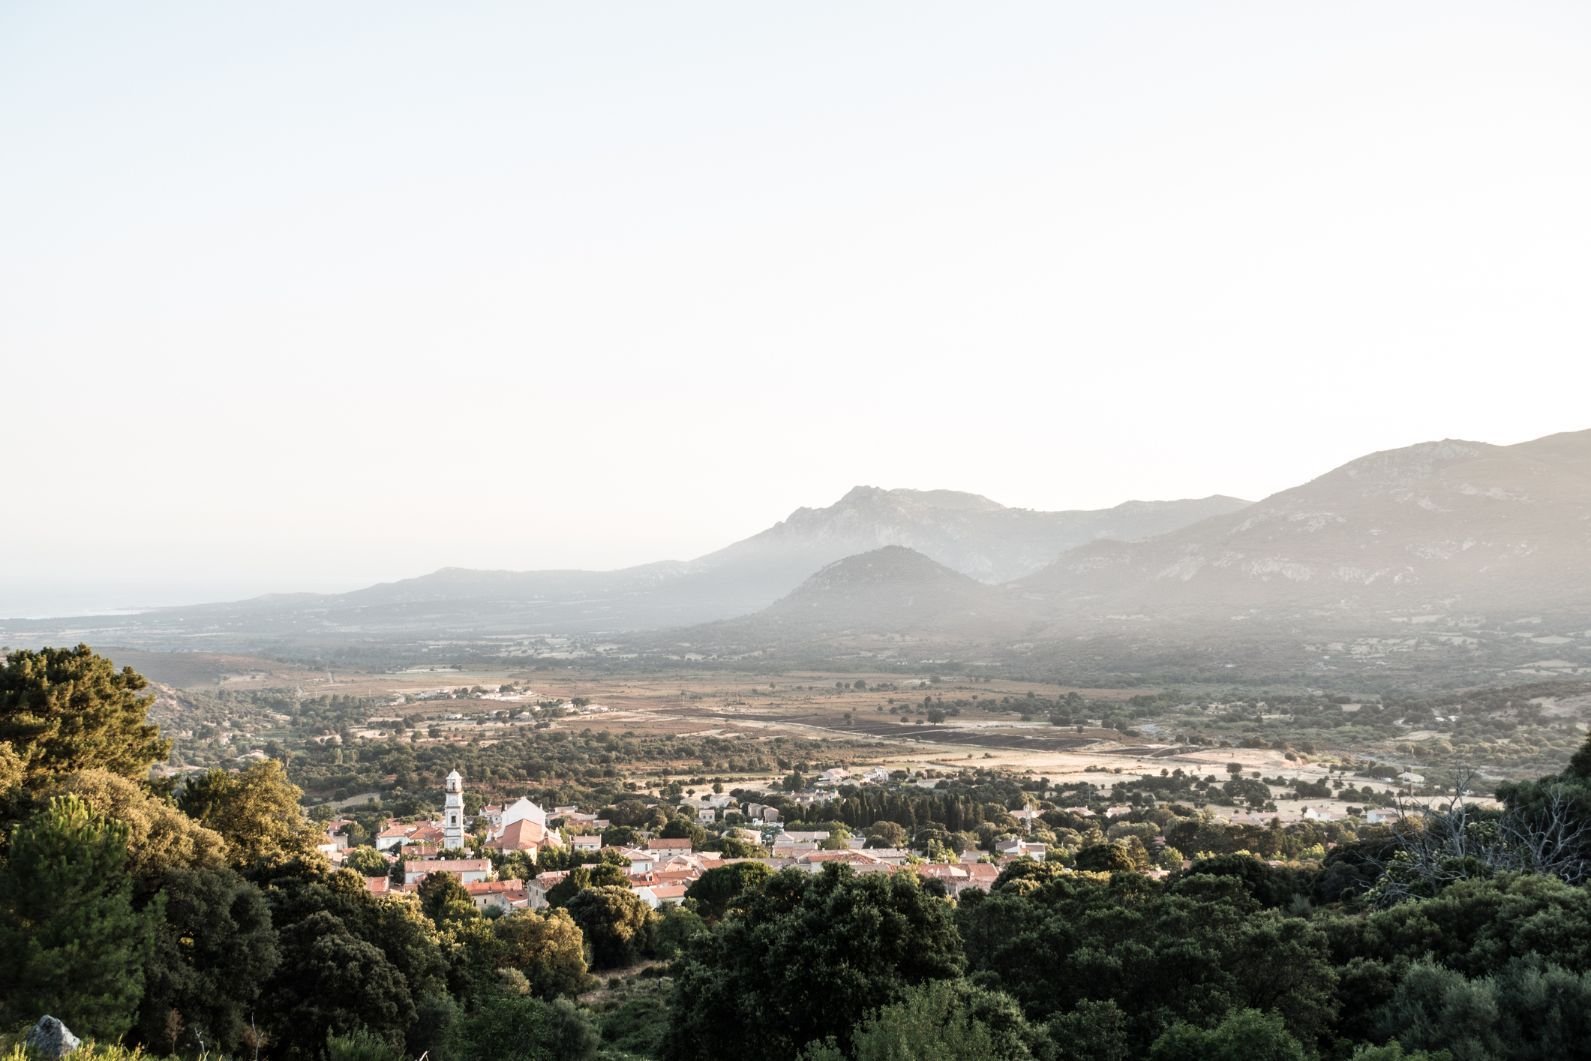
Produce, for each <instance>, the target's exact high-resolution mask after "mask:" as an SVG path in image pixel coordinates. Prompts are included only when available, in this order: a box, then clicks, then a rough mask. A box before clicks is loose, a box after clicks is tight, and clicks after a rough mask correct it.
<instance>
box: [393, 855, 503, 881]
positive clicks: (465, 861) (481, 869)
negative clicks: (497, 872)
mask: <svg viewBox="0 0 1591 1061" xmlns="http://www.w3.org/2000/svg"><path fill="white" fill-rule="evenodd" d="M433 873H446V874H449V875H450V876H452V877H454V878H456V879H457V880H458V882H459V883H460V884H478V883H479V882H481V881H483V880H485V879H486V878H487V877H489V876H491V873H492V864H491V863H490V862H489V861H487V860H486V859H484V858H435V859H415V860H414V861H412V862H406V863H404V866H403V886H404V887H405V888H408V887H411V886H413V885H416V884H419V883H420V882H421V881H423V880H425V878H426V877H428V876H430V875H431V874H433Z"/></svg>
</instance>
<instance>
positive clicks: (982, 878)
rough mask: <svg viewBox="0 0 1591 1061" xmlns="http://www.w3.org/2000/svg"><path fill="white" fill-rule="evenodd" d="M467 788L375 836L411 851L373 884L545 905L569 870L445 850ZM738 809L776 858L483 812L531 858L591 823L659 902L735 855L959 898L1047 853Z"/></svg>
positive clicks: (577, 820)
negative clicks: (823, 827) (512, 868)
mask: <svg viewBox="0 0 1591 1061" xmlns="http://www.w3.org/2000/svg"><path fill="white" fill-rule="evenodd" d="M462 787H463V786H462V778H460V777H459V775H458V772H457V771H454V772H453V773H452V774H450V775H448V780H447V792H446V797H447V801H446V805H445V806H444V810H443V820H442V821H440V822H398V821H389V822H387V824H386V826H385V827H384V828H383V829H382V830H381V831H380V832H379V833H378V834H377V836H376V849H377V850H378V851H381V852H382V853H383V854H386V855H387V856H388V857H389V858H390V859H392V860H393V861H394V862H395V861H396V860H397V858H398V857H400V856H401V857H402V858H403V860H404V861H403V882H402V883H401V884H398V883H395V881H394V880H393V879H392V878H391V877H389V876H379V877H366V878H365V886H366V888H367V889H369V890H370V891H371V892H372V893H374V894H377V895H387V894H391V893H394V892H408V891H414V890H415V889H417V888H418V887H419V886H420V882H422V881H423V880H425V878H426V877H428V876H429V875H431V874H433V873H446V874H448V875H450V876H452V877H453V878H455V879H456V880H457V881H458V882H459V884H461V885H462V886H463V887H464V890H465V891H467V892H468V893H469V895H470V899H471V900H472V901H473V902H474V903H475V906H476V907H477V908H478V909H480V910H482V911H485V910H492V909H495V910H499V911H503V912H508V911H511V910H521V909H530V910H537V909H542V908H544V907H546V906H547V893H548V892H549V891H551V890H552V889H553V888H555V887H556V886H557V885H558V884H559V883H560V882H561V881H563V879H564V878H565V877H567V876H568V874H569V871H568V870H553V871H549V872H545V873H539V874H537V875H536V876H535V877H533V878H531V879H529V880H520V879H517V878H510V879H501V880H500V879H497V878H496V875H495V873H494V870H493V867H492V860H491V859H490V858H444V857H441V856H442V855H443V854H444V853H445V852H450V851H456V850H457V849H459V848H461V847H463V831H462V826H463V811H462V808H463V800H462ZM700 802H701V807H700V809H699V810H698V817H700V818H701V820H703V821H713V820H716V819H717V817H718V815H720V814H722V813H723V812H724V811H725V810H728V809H733V808H734V806H735V800H734V798H733V797H731V796H720V795H711V796H703V797H701V800H700ZM739 809H741V811H742V813H743V814H744V815H745V817H746V818H747V820H748V821H752V822H758V823H764V824H763V829H762V831H759V830H757V829H749V828H740V829H732V830H730V831H729V833H727V834H726V835H729V836H735V837H738V838H740V839H743V840H746V841H749V842H751V843H755V844H765V845H767V846H768V849H769V856H768V857H765V858H757V859H736V858H724V857H722V856H720V855H719V854H718V853H717V852H710V851H696V850H694V849H693V844H692V842H691V841H690V840H689V839H687V838H668V837H653V838H651V839H648V840H645V841H643V842H641V843H639V844H637V845H634V846H612V845H604V844H603V841H602V830H604V829H606V828H607V827H608V824H609V823H608V822H607V821H605V820H603V819H601V818H598V817H597V816H596V815H594V814H590V813H587V812H584V811H582V810H580V808H578V807H554V808H553V810H552V812H551V814H550V815H549V813H548V812H547V811H546V810H544V809H543V808H541V807H539V806H537V805H536V804H535V803H534V802H532V801H531V800H529V799H519V800H516V801H514V802H513V803H510V804H508V805H506V806H487V807H483V808H481V812H480V815H479V818H480V820H481V821H483V822H484V823H485V826H486V835H487V839H486V846H487V847H488V848H490V849H491V850H493V851H500V852H509V851H520V852H524V853H525V854H527V855H529V856H530V857H531V858H535V857H536V856H537V855H538V854H539V853H540V852H541V850H542V849H543V848H546V847H562V846H565V841H564V838H563V837H562V835H561V834H560V833H559V831H558V830H557V829H555V828H552V827H551V826H549V825H548V821H549V819H551V820H554V821H561V822H563V823H564V825H565V827H566V828H570V829H574V828H580V829H582V830H589V831H582V832H578V833H573V834H572V835H570V836H569V837H568V846H569V847H571V848H572V849H573V850H574V851H576V852H581V853H586V854H601V853H603V852H615V853H616V854H617V856H618V859H610V861H616V862H617V861H618V860H622V863H621V864H622V865H623V867H624V869H625V873H626V876H627V878H628V881H629V887H630V890H631V891H632V892H634V893H635V894H636V896H638V897H639V898H640V899H641V900H642V901H643V902H645V903H646V904H647V905H648V906H649V907H651V908H652V909H654V910H655V909H657V908H659V907H662V906H667V905H677V904H679V903H681V902H683V901H684V899H685V893H686V891H687V890H688V889H689V888H690V886H691V884H692V883H693V882H695V881H696V880H697V879H698V878H699V877H701V876H702V874H704V873H706V872H707V871H708V870H711V869H716V868H717V867H719V866H724V865H729V864H730V863H733V862H743V861H758V862H763V863H766V864H767V865H768V866H770V867H772V868H773V869H775V870H781V869H787V868H791V867H794V868H797V869H803V870H807V871H810V872H813V873H817V872H819V871H821V870H822V869H823V867H824V866H827V865H830V864H838V865H845V866H849V867H850V868H851V870H852V871H853V872H856V873H897V872H910V873H916V874H917V875H918V876H920V877H922V878H923V879H924V880H934V881H938V882H939V883H940V884H942V885H943V886H944V888H945V890H946V892H947V893H948V894H950V895H952V896H955V895H959V894H960V893H961V892H963V891H965V890H967V889H969V888H973V889H978V890H981V891H987V890H988V889H989V887H990V886H991V885H992V884H993V883H994V880H995V878H996V877H998V876H999V874H1000V869H1001V866H1000V865H999V864H997V863H1001V862H1008V861H1010V860H1012V859H1016V858H1024V857H1028V858H1036V859H1040V860H1042V859H1043V858H1044V855H1045V845H1043V844H1040V843H1030V842H1028V841H1025V840H1020V839H1013V840H1007V841H1002V842H1001V843H1000V845H998V846H997V851H996V856H997V858H996V861H995V862H990V861H988V860H987V856H985V855H982V854H980V853H978V852H968V853H967V854H966V855H965V856H963V859H962V861H959V862H955V863H928V862H922V861H921V860H919V859H917V858H915V857H914V856H913V854H912V853H911V852H910V851H906V850H903V849H896V848H866V847H864V846H863V845H864V843H865V841H864V840H863V839H862V838H861V837H852V838H850V839H848V840H847V841H846V842H845V845H844V846H843V847H836V846H834V845H830V844H828V842H827V841H828V840H829V838H830V834H829V833H827V832H824V831H796V832H789V831H784V830H782V829H779V830H778V831H773V829H771V828H770V826H769V824H768V823H775V824H776V823H777V822H778V820H779V811H778V809H777V808H775V807H770V806H765V805H763V804H758V803H748V804H744V805H743V806H742V807H741V808H739ZM342 824H343V823H341V822H332V823H330V824H329V825H328V830H327V831H328V836H327V843H326V844H325V845H323V846H322V848H321V850H322V851H324V852H325V853H326V854H327V855H328V856H329V857H330V858H331V859H332V860H333V861H335V862H341V861H342V860H343V859H344V858H345V857H346V856H347V841H346V838H345V837H343V836H341V835H339V834H337V829H338V828H339V827H340V826H341V825H342ZM770 834H771V835H770Z"/></svg>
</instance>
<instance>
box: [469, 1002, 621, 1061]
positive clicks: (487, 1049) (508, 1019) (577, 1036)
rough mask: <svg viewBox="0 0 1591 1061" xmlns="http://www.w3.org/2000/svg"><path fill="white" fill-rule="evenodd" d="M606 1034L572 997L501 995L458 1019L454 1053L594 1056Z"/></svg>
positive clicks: (504, 1060)
mask: <svg viewBox="0 0 1591 1061" xmlns="http://www.w3.org/2000/svg"><path fill="white" fill-rule="evenodd" d="M601 1045H602V1039H601V1037H600V1036H599V1035H598V1034H597V1030H596V1029H595V1028H594V1027H592V1025H591V1022H590V1021H589V1020H587V1019H586V1017H585V1015H584V1014H583V1013H581V1012H580V1010H578V1009H576V1008H575V1007H574V1006H573V1005H572V1004H571V1003H570V1002H569V1001H568V1000H567V999H557V1000H555V1001H552V1002H547V1001H544V1000H542V999H539V998H532V997H529V996H515V995H510V994H503V995H499V996H497V997H495V998H491V999H488V1000H487V1001H486V1003H485V1004H483V1005H482V1006H481V1009H480V1012H478V1013H475V1014H473V1015H472V1016H471V1017H470V1018H469V1019H468V1020H463V1021H459V1022H458V1024H457V1025H455V1031H454V1034H453V1036H452V1038H451V1042H450V1046H451V1055H450V1056H453V1057H458V1058H469V1059H470V1061H591V1059H593V1058H595V1057H596V1056H597V1051H598V1049H599V1048H600V1047H601Z"/></svg>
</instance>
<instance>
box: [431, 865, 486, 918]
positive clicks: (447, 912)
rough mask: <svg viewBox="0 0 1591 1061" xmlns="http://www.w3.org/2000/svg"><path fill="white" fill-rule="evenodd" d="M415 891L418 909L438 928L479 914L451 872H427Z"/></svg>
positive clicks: (468, 895) (467, 892) (462, 886)
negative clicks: (417, 897) (418, 902)
mask: <svg viewBox="0 0 1591 1061" xmlns="http://www.w3.org/2000/svg"><path fill="white" fill-rule="evenodd" d="M415 893H416V894H417V895H419V897H420V911H421V912H422V913H423V914H425V916H426V917H429V918H430V919H431V923H432V924H433V925H436V926H437V927H438V928H441V927H443V926H444V925H446V924H447V923H448V922H450V921H469V920H472V919H474V918H476V917H479V916H480V911H478V910H476V909H475V903H474V902H473V901H472V900H471V899H470V893H469V891H468V890H467V889H466V888H465V887H464V885H462V884H460V883H459V882H458V879H457V878H455V877H454V876H453V875H452V874H451V873H427V874H426V875H425V879H424V880H422V881H420V884H419V887H417V888H416V889H415Z"/></svg>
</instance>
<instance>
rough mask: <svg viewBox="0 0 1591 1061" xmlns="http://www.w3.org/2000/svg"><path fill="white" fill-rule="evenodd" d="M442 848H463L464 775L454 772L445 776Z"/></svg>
mask: <svg viewBox="0 0 1591 1061" xmlns="http://www.w3.org/2000/svg"><path fill="white" fill-rule="evenodd" d="M442 846H443V847H446V848H450V849H451V848H461V847H463V846H464V775H463V774H461V773H459V772H458V771H457V770H454V771H453V772H452V773H450V774H448V775H447V798H446V800H445V801H444V805H443V810H442Z"/></svg>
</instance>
